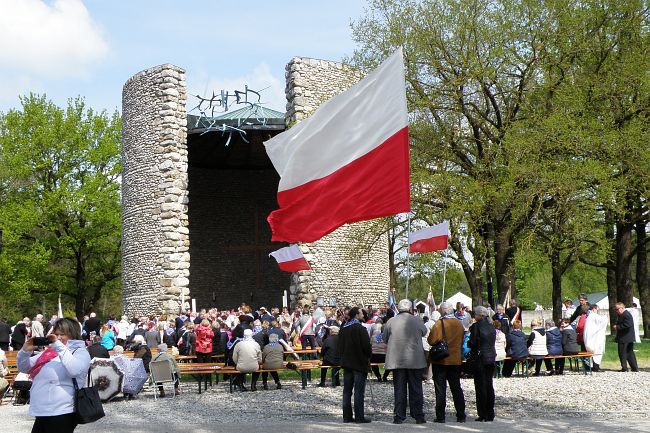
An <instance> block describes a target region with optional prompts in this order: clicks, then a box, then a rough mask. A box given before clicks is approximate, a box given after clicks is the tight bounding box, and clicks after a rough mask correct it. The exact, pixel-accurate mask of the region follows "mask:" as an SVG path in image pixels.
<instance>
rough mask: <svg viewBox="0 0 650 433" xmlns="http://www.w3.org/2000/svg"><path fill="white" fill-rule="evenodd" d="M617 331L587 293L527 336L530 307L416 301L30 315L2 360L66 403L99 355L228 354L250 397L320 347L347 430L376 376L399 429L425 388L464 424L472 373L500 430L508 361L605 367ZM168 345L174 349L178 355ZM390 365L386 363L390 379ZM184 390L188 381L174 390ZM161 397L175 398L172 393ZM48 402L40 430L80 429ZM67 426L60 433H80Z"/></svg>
mask: <svg viewBox="0 0 650 433" xmlns="http://www.w3.org/2000/svg"><path fill="white" fill-rule="evenodd" d="M617 314H618V322H617V325H616V327H615V331H616V332H617V339H618V347H619V355H620V361H621V368H622V370H623V371H626V370H627V369H628V367H627V365H628V364H629V367H630V368H631V369H632V370H633V371H636V370H638V366H637V363H636V359H635V357H634V351H633V344H634V330H633V328H634V325H633V322H632V318H631V316H630V313H629V312H628V311H627V310H626V309H625V306H624V305H623V304H617ZM429 316H430V317H429ZM606 325H607V319H606V318H605V317H604V316H601V315H600V314H598V307H597V306H595V305H592V306H590V305H588V303H587V302H586V297H585V296H581V297H580V305H579V306H578V307H577V308H576V309H575V311H574V312H572V314H571V316H570V317H567V318H564V319H562V320H561V321H559V322H558V323H555V322H553V321H552V320H546V321H544V322H543V323H542V322H538V321H537V320H533V321H532V322H531V323H530V327H531V331H530V334H529V335H525V334H524V333H523V331H522V311H521V309H520V308H519V307H518V306H517V303H516V302H515V301H511V303H510V305H509V307H508V308H504V306H502V305H498V306H497V307H496V312H494V311H492V310H491V309H489V308H486V307H483V306H475V307H474V308H473V310H471V311H470V309H468V308H466V307H465V306H464V305H462V304H461V303H458V304H457V305H456V306H455V307H454V306H453V305H451V304H449V303H446V302H443V303H442V304H440V306H439V307H438V309H437V311H431V312H430V313H429V314H427V316H425V317H424V318H421V317H420V315H419V314H417V310H415V309H414V308H413V304H412V302H411V301H409V300H406V299H404V300H402V301H400V302H399V303H398V304H397V305H394V306H389V305H388V304H386V305H385V306H384V307H383V308H376V309H372V308H363V307H362V306H357V307H351V308H343V309H337V308H330V307H320V306H317V307H316V308H312V307H311V306H309V305H305V306H303V307H300V306H296V307H295V308H294V310H293V311H289V309H288V308H286V307H285V308H283V309H281V310H280V309H279V308H272V309H271V310H267V309H266V308H265V307H259V308H258V309H253V308H251V307H250V306H249V305H246V304H242V305H240V306H239V307H238V308H234V309H229V310H223V311H220V310H218V309H216V308H213V309H210V310H201V311H199V312H192V311H187V312H184V313H183V314H180V315H170V316H165V315H160V316H139V317H133V318H130V319H129V318H128V317H127V316H122V317H121V318H119V319H117V318H114V317H109V318H108V319H107V320H106V321H105V322H102V321H100V320H99V318H97V316H96V314H94V313H92V314H90V315H89V316H87V317H84V320H83V321H82V322H81V323H79V322H77V321H76V320H75V319H67V318H66V319H58V318H57V317H56V316H53V317H52V318H51V319H50V320H48V321H46V320H44V318H43V316H42V315H40V314H39V315H36V316H35V317H34V319H33V320H30V319H29V318H25V319H24V320H22V321H20V322H19V323H17V324H16V325H15V326H14V327H13V328H11V327H10V326H9V325H8V324H7V323H6V322H5V321H2V320H0V361H1V359H2V356H3V350H15V351H19V352H18V356H17V361H18V368H19V370H20V371H21V372H24V373H27V374H29V376H30V378H31V379H32V380H33V381H34V388H33V390H34V391H36V390H38V391H39V394H38V395H41V396H42V395H51V393H52V392H55V391H53V390H51V389H49V388H48V387H52V386H55V387H57V388H56V392H58V393H59V394H60V395H61V396H62V397H63V396H65V395H68V396H71V395H72V391H71V390H72V379H77V380H78V381H84V380H85V374H86V372H87V371H88V365H89V362H90V359H91V358H109V357H111V356H112V357H116V356H117V357H119V356H122V354H123V352H124V350H131V351H133V357H135V358H141V359H142V361H143V364H144V366H145V369H146V371H147V372H148V371H149V363H150V362H151V361H152V359H153V360H162V359H169V360H170V361H172V364H173V366H174V367H173V368H174V372H175V373H176V375H177V378H178V374H179V369H178V365H177V364H176V361H175V359H174V356H173V354H179V355H185V356H188V357H190V358H195V360H196V362H211V361H212V360H213V358H214V357H215V356H217V357H222V358H223V360H224V361H225V362H226V363H228V364H230V365H233V366H235V368H236V369H237V370H238V371H239V372H240V374H238V375H237V378H236V379H235V382H234V383H235V387H236V389H238V390H240V391H248V389H249V388H247V387H246V374H247V373H252V380H251V383H250V390H251V391H257V389H258V388H257V382H258V380H259V377H260V375H261V376H262V388H263V389H265V390H266V389H268V373H267V372H262V373H261V374H260V373H259V372H258V370H260V369H264V370H277V369H279V368H281V367H282V365H283V361H284V355H285V352H287V351H289V352H290V351H293V350H295V348H296V347H298V348H303V349H306V348H311V349H316V348H320V357H321V359H322V370H321V376H320V382H319V383H318V384H317V386H326V383H327V373H328V371H331V382H330V385H331V386H333V387H337V386H340V385H341V382H342V385H343V399H342V410H343V421H344V422H355V423H367V422H370V419H368V418H367V417H366V416H365V412H364V400H365V388H366V382H367V377H368V375H369V373H372V374H373V375H374V376H375V377H376V380H377V381H378V382H386V381H387V380H388V376H389V375H392V384H393V387H394V418H393V422H394V423H396V424H401V423H403V422H405V421H406V408H407V404H408V407H409V414H410V416H411V417H413V418H414V419H415V422H416V423H424V422H426V421H425V417H424V411H423V407H424V392H423V381H427V382H430V383H433V384H434V389H435V419H434V421H435V422H439V423H442V422H445V421H446V420H445V413H446V410H445V409H446V389H447V385H449V387H450V390H451V394H452V397H453V402H454V407H455V411H456V421H457V422H461V423H462V422H465V421H466V418H467V417H466V411H465V398H464V393H463V389H462V387H461V381H460V379H461V377H463V376H471V377H473V380H474V386H475V391H476V406H477V415H478V416H477V418H476V421H485V422H489V421H493V420H494V417H495V411H494V402H495V391H494V386H493V381H492V378H493V377H494V375H495V368H496V365H497V363H501V362H503V369H502V372H503V376H505V377H509V376H511V375H512V374H513V370H514V367H515V364H516V363H517V362H519V361H520V360H523V359H526V360H528V359H532V361H531V366H530V367H531V368H534V375H536V376H539V375H542V372H541V367H542V364H544V366H545V369H546V374H548V375H562V374H564V358H557V359H555V363H554V364H553V362H552V361H551V360H550V359H548V358H546V356H547V355H573V354H577V353H578V352H580V351H581V350H589V351H592V352H593V353H594V364H593V370H594V371H599V364H600V361H601V359H602V354H603V352H604V346H605V328H606ZM36 337H45V338H47V339H48V341H49V343H50V344H49V345H48V346H47V347H41V351H40V352H38V351H36V352H35V350H37V347H36V345H35V344H34V341H35V340H34V339H35V338H36ZM442 342H444V343H446V347H447V351H448V356H446V357H443V358H441V359H432V358H431V357H429V351H431V352H433V351H434V350H433V349H432V348H434V347H438V346H439V345H440V344H441V343H442ZM153 347H157V348H158V349H159V351H158V353H157V355H156V358H153V356H152V352H151V350H150V348H153ZM168 347H171V348H172V356H170V354H169V353H168V351H167V348H168ZM80 349H81V350H80ZM436 350H437V349H436ZM34 354H36V355H35V356H34ZM53 360H54V361H55V362H50V361H53ZM380 364H384V371H383V372H382V371H381V369H380V368H379V365H380ZM3 370H4V369H3ZM340 370H342V371H343V380H342V381H341V378H340ZM53 375H56V376H57V377H58V378H60V379H61V378H64V379H61V380H59V381H58V382H57V384H53V383H52V381H48V377H50V376H52V377H53ZM270 375H271V378H272V379H273V381H274V382H275V385H276V388H277V389H280V388H281V387H282V384H281V383H280V378H279V376H278V374H277V373H276V372H270ZM37 378H42V380H37ZM0 385H1V383H0ZM41 388H42V389H41ZM62 389H63V391H61V390H62ZM178 391H179V387H178V381H177V382H176V384H175V392H177V393H178ZM161 392H164V391H163V390H162V388H161ZM40 398H41V397H36V398H32V403H31V406H32V407H30V413H31V414H32V415H34V416H36V423H35V429H36V430H35V431H41V430H42V428H44V427H40V426H41V424H42V423H43V420H41V417H44V416H46V415H45V414H48V415H47V416H48V417H51V416H61V418H60V419H59V420H58V421H60V423H61V425H62V426H68V427H65V428H68V429H69V426H70V425H71V424H70V423H71V422H72V421H71V419H70V417H69V416H68V417H66V416H64V415H69V412H68V410H69V409H70V404H69V403H70V402H69V401H67V400H66V399H65V398H62V399H60V401H59V399H57V401H58V402H57V403H51V402H46V401H45V400H43V401H41V400H40ZM52 404H54V405H55V406H56V407H54V406H52ZM65 428H64V427H62V430H61V431H72V430H65ZM39 429H41V430H39Z"/></svg>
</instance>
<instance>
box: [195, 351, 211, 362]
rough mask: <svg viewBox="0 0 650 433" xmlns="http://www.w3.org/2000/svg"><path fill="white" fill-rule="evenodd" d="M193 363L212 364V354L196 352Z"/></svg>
mask: <svg viewBox="0 0 650 433" xmlns="http://www.w3.org/2000/svg"><path fill="white" fill-rule="evenodd" d="M195 362H200V363H209V362H212V354H211V353H202V352H196V361H195Z"/></svg>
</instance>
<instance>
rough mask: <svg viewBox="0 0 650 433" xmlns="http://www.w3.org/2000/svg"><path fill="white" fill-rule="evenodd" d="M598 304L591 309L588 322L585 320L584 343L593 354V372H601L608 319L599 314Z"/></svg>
mask: <svg viewBox="0 0 650 433" xmlns="http://www.w3.org/2000/svg"><path fill="white" fill-rule="evenodd" d="M598 311H599V309H598V306H597V305H596V304H593V305H591V306H590V307H589V313H588V315H587V320H585V331H584V341H585V348H586V349H587V351H588V352H593V354H594V355H593V368H592V370H593V371H600V362H601V361H602V360H603V354H604V353H605V331H606V329H607V317H606V316H602V315H600V314H599V312H598Z"/></svg>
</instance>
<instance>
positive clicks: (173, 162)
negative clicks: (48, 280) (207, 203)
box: [122, 64, 190, 315]
mask: <svg viewBox="0 0 650 433" xmlns="http://www.w3.org/2000/svg"><path fill="white" fill-rule="evenodd" d="M185 103H186V91H185V71H184V70H183V69H181V68H179V67H177V66H174V65H170V64H165V65H160V66H156V67H154V68H151V69H147V70H145V71H142V72H140V73H138V74H136V75H134V76H133V77H131V78H130V79H129V80H128V81H127V82H126V83H125V84H124V89H123V92H122V122H123V125H122V134H123V135H122V304H123V305H122V306H123V311H124V313H125V314H129V315H132V314H157V313H162V312H178V310H179V306H180V300H181V293H183V296H184V297H185V301H186V303H187V302H189V288H188V285H189V279H188V278H189V273H190V270H189V267H190V254H189V231H188V227H187V226H188V218H187V204H188V190H187V113H186V108H185Z"/></svg>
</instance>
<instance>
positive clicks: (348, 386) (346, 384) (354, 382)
mask: <svg viewBox="0 0 650 433" xmlns="http://www.w3.org/2000/svg"><path fill="white" fill-rule="evenodd" d="M343 371H344V373H345V374H344V375H343V404H342V406H343V420H345V421H351V420H352V419H353V418H352V391H353V390H354V419H357V420H361V419H363V418H365V415H364V414H365V411H364V400H365V397H366V375H367V373H366V372H365V371H358V370H352V369H350V368H344V369H343Z"/></svg>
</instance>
